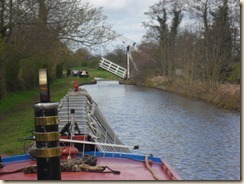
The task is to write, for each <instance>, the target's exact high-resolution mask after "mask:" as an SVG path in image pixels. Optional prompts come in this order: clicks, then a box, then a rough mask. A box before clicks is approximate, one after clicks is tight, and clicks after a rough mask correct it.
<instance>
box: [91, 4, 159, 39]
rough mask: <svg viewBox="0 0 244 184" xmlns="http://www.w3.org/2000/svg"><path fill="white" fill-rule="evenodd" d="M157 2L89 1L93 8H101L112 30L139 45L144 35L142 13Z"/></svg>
mask: <svg viewBox="0 0 244 184" xmlns="http://www.w3.org/2000/svg"><path fill="white" fill-rule="evenodd" d="M158 1H159V0H89V2H90V3H91V4H92V5H94V6H95V7H103V12H104V15H106V16H107V17H108V19H107V21H108V23H109V24H112V25H113V29H114V30H115V31H116V32H117V33H119V34H123V36H125V37H127V38H129V39H131V40H133V41H135V42H137V43H140V41H141V38H142V36H143V35H144V34H145V33H146V30H145V28H144V27H143V26H142V22H143V21H144V20H146V18H147V17H146V16H145V15H144V12H146V11H148V10H149V6H151V5H153V4H155V3H156V2H158Z"/></svg>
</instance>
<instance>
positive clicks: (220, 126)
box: [84, 81, 240, 180]
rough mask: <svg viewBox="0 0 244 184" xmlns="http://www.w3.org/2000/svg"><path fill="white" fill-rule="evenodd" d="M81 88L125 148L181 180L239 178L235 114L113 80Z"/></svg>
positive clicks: (237, 133)
mask: <svg viewBox="0 0 244 184" xmlns="http://www.w3.org/2000/svg"><path fill="white" fill-rule="evenodd" d="M84 88H86V89H87V91H88V92H89V94H90V95H91V96H92V98H93V99H94V100H95V101H96V102H97V104H98V106H99V108H100V109H101V111H102V112H103V114H104V116H105V117H106V119H107V120H108V122H109V123H110V125H111V127H112V128H113V129H114V130H115V132H116V134H117V135H118V136H119V138H120V139H121V140H122V141H123V142H124V143H125V144H139V145H140V150H139V152H140V153H147V152H150V153H153V154H154V155H155V156H159V157H162V158H163V159H165V160H167V161H168V162H169V163H170V164H171V165H172V166H173V168H174V169H176V170H177V172H179V174H180V175H181V176H182V178H183V179H186V180H239V179H240V114H239V113H235V112H231V111H227V110H221V109H218V108H216V107H214V106H212V105H209V104H206V103H204V102H201V101H198V100H194V99H189V98H185V97H182V96H179V95H177V94H173V93H167V92H163V91H161V90H157V89H148V88H143V87H137V86H128V85H119V84H118V82H117V81H100V82H98V84H97V85H89V86H84Z"/></svg>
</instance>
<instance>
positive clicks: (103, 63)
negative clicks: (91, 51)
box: [99, 57, 127, 79]
mask: <svg viewBox="0 0 244 184" xmlns="http://www.w3.org/2000/svg"><path fill="white" fill-rule="evenodd" d="M99 67H101V68H103V69H105V70H107V71H109V72H111V73H113V74H115V75H117V76H119V77H121V78H123V79H125V78H126V73H127V71H126V69H125V68H124V67H122V66H119V65H117V64H116V63H114V62H112V61H109V60H108V59H106V58H103V57H102V58H101V60H100V62H99Z"/></svg>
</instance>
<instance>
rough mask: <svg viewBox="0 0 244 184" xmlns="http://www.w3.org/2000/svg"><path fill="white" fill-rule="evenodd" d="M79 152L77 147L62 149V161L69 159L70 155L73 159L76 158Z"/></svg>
mask: <svg viewBox="0 0 244 184" xmlns="http://www.w3.org/2000/svg"><path fill="white" fill-rule="evenodd" d="M77 153H79V150H78V149H77V148H75V147H70V146H65V147H62V148H61V159H67V158H68V156H69V154H70V157H71V158H76V155H77Z"/></svg>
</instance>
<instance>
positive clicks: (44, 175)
mask: <svg viewBox="0 0 244 184" xmlns="http://www.w3.org/2000/svg"><path fill="white" fill-rule="evenodd" d="M39 85H40V99H41V102H40V103H36V104H35V105H34V112H35V131H36V133H35V139H36V162H37V179H38V180H61V169H60V155H61V150H60V146H59V139H60V134H59V127H58V124H59V120H58V110H57V109H58V105H59V103H58V102H50V93H49V84H48V78H47V71H46V69H40V70H39Z"/></svg>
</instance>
